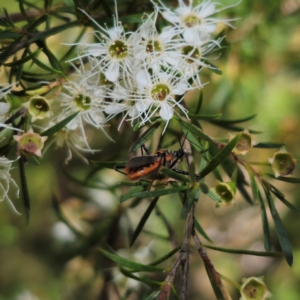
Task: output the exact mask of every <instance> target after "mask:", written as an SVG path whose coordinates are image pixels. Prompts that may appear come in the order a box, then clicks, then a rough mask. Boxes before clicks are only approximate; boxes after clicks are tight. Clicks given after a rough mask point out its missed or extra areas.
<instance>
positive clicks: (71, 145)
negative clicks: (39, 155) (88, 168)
mask: <svg viewBox="0 0 300 300" xmlns="http://www.w3.org/2000/svg"><path fill="white" fill-rule="evenodd" d="M53 144H55V146H56V148H62V147H64V146H65V147H66V148H67V157H66V159H65V161H64V163H65V164H66V165H67V164H68V163H69V161H70V160H71V159H72V157H73V155H72V152H74V153H75V154H76V155H77V156H78V157H79V158H80V159H81V160H82V161H84V162H85V163H86V164H88V163H89V162H88V160H87V159H86V158H85V157H84V156H83V155H82V154H81V152H83V153H92V154H93V153H94V152H96V151H100V150H95V149H91V148H90V147H89V145H88V144H87V142H86V139H84V138H83V137H82V136H80V135H78V134H77V133H76V131H74V130H70V129H67V128H64V129H61V130H59V131H58V132H57V133H56V134H55V136H54V139H53V140H52V141H51V142H50V143H48V145H47V147H46V148H45V149H44V153H45V152H46V151H48V149H49V148H50V146H51V145H53Z"/></svg>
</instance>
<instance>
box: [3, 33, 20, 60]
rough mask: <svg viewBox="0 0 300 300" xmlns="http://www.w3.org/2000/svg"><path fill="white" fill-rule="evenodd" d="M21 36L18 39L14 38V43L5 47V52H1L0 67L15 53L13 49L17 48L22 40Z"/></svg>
mask: <svg viewBox="0 0 300 300" xmlns="http://www.w3.org/2000/svg"><path fill="white" fill-rule="evenodd" d="M22 38H23V37H22V36H19V37H18V38H16V39H15V40H14V42H12V43H10V45H9V46H7V47H6V48H5V50H3V51H2V52H1V53H0V65H1V64H3V63H4V62H5V61H6V60H7V59H8V58H9V57H10V56H11V55H12V54H14V53H15V49H16V48H17V47H18V45H19V43H20V42H21V40H22Z"/></svg>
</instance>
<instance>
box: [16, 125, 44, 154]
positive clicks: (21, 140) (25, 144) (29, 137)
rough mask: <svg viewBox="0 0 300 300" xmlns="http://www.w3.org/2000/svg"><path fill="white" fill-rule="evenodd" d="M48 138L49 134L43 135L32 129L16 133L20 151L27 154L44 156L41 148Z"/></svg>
mask: <svg viewBox="0 0 300 300" xmlns="http://www.w3.org/2000/svg"><path fill="white" fill-rule="evenodd" d="M47 138H48V137H47V136H43V137H41V136H40V135H39V134H38V133H34V132H33V130H32V129H30V130H29V131H28V132H26V133H23V134H22V135H14V139H15V140H16V141H17V142H18V148H19V151H20V152H21V153H22V154H23V155H25V156H33V155H37V156H42V152H41V150H42V149H43V147H44V142H45V141H46V140H47Z"/></svg>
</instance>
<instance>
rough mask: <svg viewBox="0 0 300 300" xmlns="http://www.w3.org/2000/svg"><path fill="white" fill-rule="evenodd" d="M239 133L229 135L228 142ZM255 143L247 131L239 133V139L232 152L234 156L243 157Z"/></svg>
mask: <svg viewBox="0 0 300 300" xmlns="http://www.w3.org/2000/svg"><path fill="white" fill-rule="evenodd" d="M238 134H240V132H238V133H236V134H230V135H229V141H231V140H232V139H233V138H234V137H236V136H237V135H238ZM256 144H257V142H256V141H255V140H253V138H252V135H251V134H250V133H249V131H248V130H247V129H245V130H244V131H243V132H241V137H240V138H239V140H238V142H237V144H236V146H235V147H234V149H233V150H232V152H233V153H234V154H236V155H245V154H246V153H247V152H249V151H250V150H251V149H252V147H253V146H254V145H256Z"/></svg>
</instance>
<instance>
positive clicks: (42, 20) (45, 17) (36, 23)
mask: <svg viewBox="0 0 300 300" xmlns="http://www.w3.org/2000/svg"><path fill="white" fill-rule="evenodd" d="M48 18H49V15H47V14H44V15H41V16H40V17H38V18H37V19H35V20H34V21H33V22H31V23H30V24H29V26H28V27H27V31H31V30H33V29H35V28H36V27H38V26H40V25H41V24H43V23H45V22H46V21H48Z"/></svg>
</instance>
